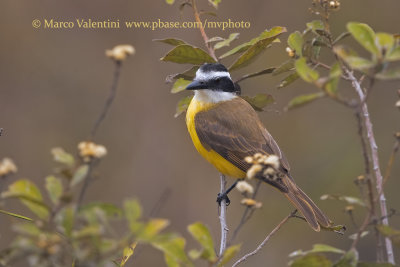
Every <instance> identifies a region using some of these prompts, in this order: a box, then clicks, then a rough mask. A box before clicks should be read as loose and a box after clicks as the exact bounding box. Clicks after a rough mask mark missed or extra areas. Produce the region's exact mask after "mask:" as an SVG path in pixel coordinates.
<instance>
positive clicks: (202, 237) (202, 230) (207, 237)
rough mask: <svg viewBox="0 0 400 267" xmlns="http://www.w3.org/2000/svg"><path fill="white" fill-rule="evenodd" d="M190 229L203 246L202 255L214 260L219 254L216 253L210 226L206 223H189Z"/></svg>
mask: <svg viewBox="0 0 400 267" xmlns="http://www.w3.org/2000/svg"><path fill="white" fill-rule="evenodd" d="M188 231H189V233H190V234H191V235H192V236H193V238H194V239H196V240H197V242H199V243H200V245H201V246H202V247H203V249H204V251H203V255H202V257H203V258H205V259H207V260H208V261H211V262H214V261H215V260H216V259H217V255H216V254H215V251H214V243H213V240H212V237H211V234H210V231H209V230H208V228H207V227H206V226H205V225H204V224H202V223H200V222H197V223H193V224H191V225H189V226H188Z"/></svg>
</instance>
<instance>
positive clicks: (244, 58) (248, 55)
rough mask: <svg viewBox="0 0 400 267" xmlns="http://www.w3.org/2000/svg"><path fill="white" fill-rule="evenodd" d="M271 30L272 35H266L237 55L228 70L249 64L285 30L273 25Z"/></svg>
mask: <svg viewBox="0 0 400 267" xmlns="http://www.w3.org/2000/svg"><path fill="white" fill-rule="evenodd" d="M275 28H279V30H274V29H275ZM275 28H273V29H272V30H271V32H272V31H273V30H274V32H275V33H274V34H273V35H272V36H270V35H269V36H268V37H266V38H263V39H260V40H259V41H257V42H256V43H254V44H253V45H252V46H250V47H249V48H248V49H247V50H246V51H245V52H244V53H243V54H242V55H241V56H239V57H238V58H237V59H236V61H235V62H234V63H233V64H232V65H231V66H230V67H229V70H230V71H233V70H236V69H239V68H243V67H245V66H247V65H248V64H250V62H251V61H253V60H254V59H255V58H256V57H257V56H258V55H260V53H261V52H263V51H264V50H265V49H266V48H267V47H268V46H269V45H270V44H271V43H272V42H273V41H275V40H276V39H277V38H278V36H279V35H280V34H282V33H283V32H285V31H286V29H285V28H283V27H275Z"/></svg>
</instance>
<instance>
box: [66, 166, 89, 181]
mask: <svg viewBox="0 0 400 267" xmlns="http://www.w3.org/2000/svg"><path fill="white" fill-rule="evenodd" d="M88 172H89V165H87V164H83V165H81V166H79V168H78V169H77V170H76V171H75V173H74V176H73V177H72V179H71V182H70V186H71V187H74V186H76V185H77V184H79V183H81V182H82V181H83V180H84V179H85V178H86V176H87V174H88Z"/></svg>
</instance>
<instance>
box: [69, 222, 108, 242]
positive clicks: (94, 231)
mask: <svg viewBox="0 0 400 267" xmlns="http://www.w3.org/2000/svg"><path fill="white" fill-rule="evenodd" d="M101 233H102V227H101V226H100V225H88V226H85V227H83V228H81V229H79V230H76V231H73V232H72V238H74V239H81V238H96V237H98V236H99V235H100V234H101Z"/></svg>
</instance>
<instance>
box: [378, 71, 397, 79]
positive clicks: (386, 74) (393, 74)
mask: <svg viewBox="0 0 400 267" xmlns="http://www.w3.org/2000/svg"><path fill="white" fill-rule="evenodd" d="M375 77H376V78H377V79H380V80H398V79H400V68H398V69H391V70H386V71H383V72H380V73H378V74H376V75H375Z"/></svg>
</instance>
